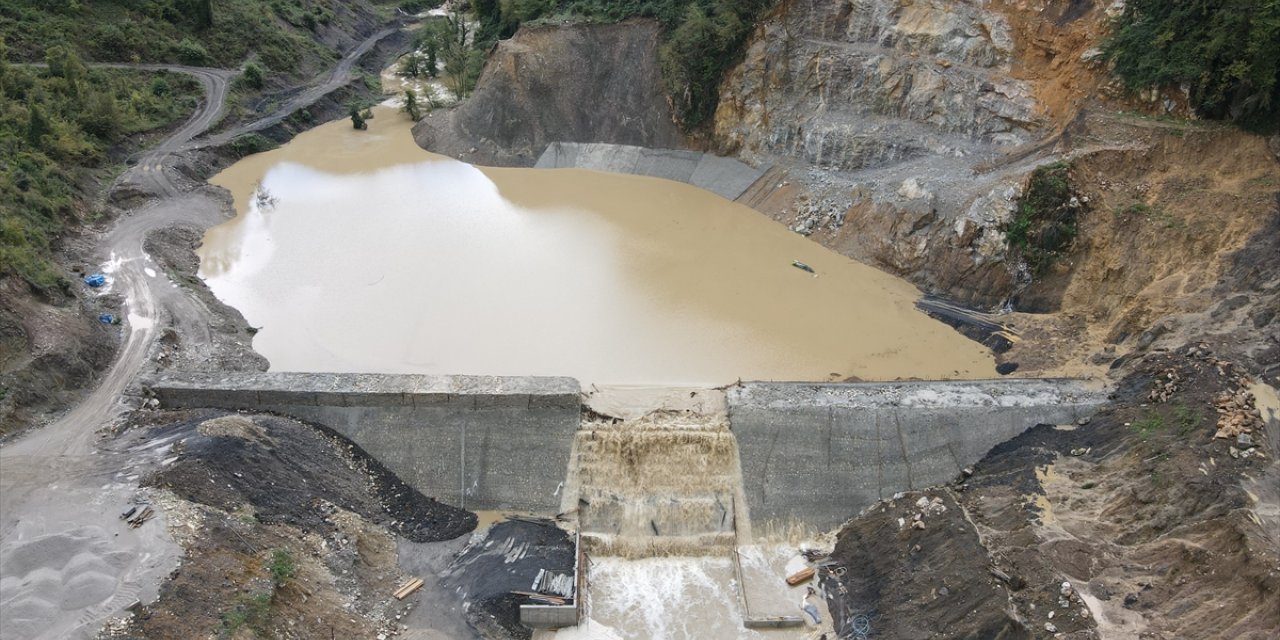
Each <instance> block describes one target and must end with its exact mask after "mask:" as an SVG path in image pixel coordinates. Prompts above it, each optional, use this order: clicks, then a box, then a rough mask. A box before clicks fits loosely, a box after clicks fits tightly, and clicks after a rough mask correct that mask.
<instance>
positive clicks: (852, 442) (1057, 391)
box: [148, 373, 1105, 529]
mask: <svg viewBox="0 0 1280 640" xmlns="http://www.w3.org/2000/svg"><path fill="white" fill-rule="evenodd" d="M148 386H149V387H150V388H151V390H152V391H153V392H154V393H155V394H156V396H157V397H158V398H159V400H160V402H161V403H162V405H163V406H165V407H167V408H197V407H214V408H223V409H237V410H239V409H243V410H249V411H271V412H276V413H281V414H286V415H291V416H295V417H298V418H301V419H303V420H308V421H312V422H316V423H319V424H323V425H326V426H328V427H330V428H332V429H334V430H336V431H337V432H339V433H341V434H342V435H344V436H346V437H347V438H350V439H351V440H352V441H353V442H355V443H356V444H358V445H360V446H361V447H362V448H364V449H365V451H367V452H368V453H369V454H370V455H373V456H374V457H376V458H378V459H379V460H380V461H381V462H382V463H383V464H384V465H386V466H387V468H389V469H391V470H392V471H394V472H395V473H396V474H398V475H399V476H400V477H401V478H402V479H404V481H405V482H407V483H409V484H410V485H412V486H413V487H415V488H417V489H418V490H420V491H422V492H423V493H425V494H426V495H429V496H433V497H435V498H437V499H439V500H441V501H444V502H447V503H449V504H453V505H457V506H462V507H466V508H470V509H512V510H522V511H530V512H534V513H542V514H547V515H550V514H555V513H557V512H559V511H560V509H561V508H562V503H561V500H562V498H563V496H562V491H563V486H564V482H565V480H566V478H567V477H569V476H570V475H573V476H575V477H576V476H579V475H580V474H581V473H582V469H571V468H570V465H572V464H574V463H573V462H571V452H572V451H573V446H574V438H575V434H577V433H578V431H579V429H582V428H590V427H583V426H582V418H581V395H580V387H579V384H578V382H577V381H576V380H573V379H571V378H534V377H515V378H501V377H485V376H420V375H366V374H310V373H260V374H243V373H237V374H226V375H218V374H175V375H170V376H166V377H162V378H160V379H157V380H154V381H152V382H150V383H149V384H148ZM1104 400H1105V392H1104V391H1102V390H1100V389H1097V388H1094V387H1091V386H1089V385H1088V384H1086V383H1085V382H1082V381H1076V380H990V381H976V382H974V381H964V382H892V383H852V384H817V383H765V382H751V383H745V384H741V385H739V386H736V387H733V388H731V389H730V390H729V391H728V409H729V432H728V433H727V434H726V435H727V436H729V437H731V438H732V439H733V440H735V441H736V447H737V454H738V458H739V459H740V462H741V465H740V467H741V469H742V484H743V489H744V494H745V496H746V502H747V504H746V507H747V509H746V514H741V515H742V516H745V517H749V518H750V519H751V522H753V523H757V524H758V523H765V522H769V521H777V522H783V523H789V522H799V523H802V524H804V525H807V526H810V527H815V528H819V529H829V528H832V527H836V526H839V525H840V524H841V523H843V522H844V521H845V520H847V519H849V518H851V517H853V516H855V515H857V513H858V512H859V511H860V510H861V509H863V508H865V507H867V506H869V505H871V504H872V503H874V502H875V501H877V500H879V499H882V498H888V497H890V496H892V495H893V494H894V493H897V492H899V491H906V490H909V489H922V488H925V487H929V486H933V485H937V484H940V483H944V482H947V481H949V480H951V479H952V478H955V477H956V476H957V475H959V474H960V473H961V469H963V468H964V467H966V466H968V465H971V464H974V463H976V462H978V461H979V460H981V459H982V457H983V456H984V455H986V453H987V451H989V450H990V449H991V448H992V447H994V446H996V445H998V444H1000V443H1002V442H1004V441H1006V440H1008V439H1010V438H1013V437H1014V436H1017V435H1018V434H1020V433H1022V432H1023V431H1025V430H1027V429H1029V428H1031V427H1033V426H1035V425H1037V424H1068V423H1071V422H1074V421H1075V420H1077V419H1079V418H1080V417H1083V416H1087V415H1090V414H1091V413H1092V412H1093V411H1094V410H1095V409H1096V408H1097V407H1098V406H1099V405H1101V403H1102V402H1103V401H1104ZM654 433H656V434H657V436H655V437H662V432H661V430H658V431H655V432H654ZM632 437H633V438H643V437H647V435H646V434H644V433H638V434H635V435H634V436H632ZM637 446H638V445H637ZM642 448H643V447H642ZM654 453H655V455H661V454H660V453H658V452H654ZM707 464H708V463H707V461H705V460H704V461H702V462H701V463H698V462H697V461H689V462H688V463H686V464H682V465H681V466H680V468H681V469H682V471H681V472H682V473H687V474H689V475H690V476H691V477H689V478H685V479H684V481H685V482H686V483H698V482H703V481H707V480H706V479H705V478H703V479H700V478H698V477H693V476H697V474H699V473H704V472H705V471H706V469H705V467H707Z"/></svg>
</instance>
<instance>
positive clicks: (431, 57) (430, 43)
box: [427, 38, 440, 78]
mask: <svg viewBox="0 0 1280 640" xmlns="http://www.w3.org/2000/svg"><path fill="white" fill-rule="evenodd" d="M439 47H440V45H439V44H437V43H436V41H435V39H434V38H433V39H430V40H427V75H429V76H431V77H432V78H434V77H436V74H437V73H439V72H440V70H439V69H438V68H437V65H438V64H439V61H438V60H437V59H436V54H437V49H439Z"/></svg>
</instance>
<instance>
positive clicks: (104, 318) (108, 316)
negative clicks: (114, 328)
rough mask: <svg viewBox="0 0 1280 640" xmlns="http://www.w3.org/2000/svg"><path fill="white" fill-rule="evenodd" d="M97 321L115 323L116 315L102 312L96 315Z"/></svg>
mask: <svg viewBox="0 0 1280 640" xmlns="http://www.w3.org/2000/svg"><path fill="white" fill-rule="evenodd" d="M98 322H101V323H102V324H115V322H116V317H115V316H113V315H111V314H109V313H104V314H102V315H100V316H98Z"/></svg>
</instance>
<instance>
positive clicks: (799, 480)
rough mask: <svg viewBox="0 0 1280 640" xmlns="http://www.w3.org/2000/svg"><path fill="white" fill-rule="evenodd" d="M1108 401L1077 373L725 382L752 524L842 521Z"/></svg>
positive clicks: (940, 480)
mask: <svg viewBox="0 0 1280 640" xmlns="http://www.w3.org/2000/svg"><path fill="white" fill-rule="evenodd" d="M1105 400H1106V394H1105V392H1104V391H1103V390H1101V389H1099V388H1095V387H1094V386H1091V385H1089V384H1087V383H1086V382H1084V381H1078V380H1016V379H1015V380H991V381H964V382H891V383H852V384H806V383H763V382H754V383H746V384H743V385H741V386H738V387H734V388H732V389H730V390H729V392H728V402H729V423H730V428H731V429H732V431H733V433H734V434H735V435H736V436H737V439H738V452H739V455H740V456H741V461H742V469H743V483H744V485H745V486H744V489H745V492H746V497H747V506H748V509H749V514H750V517H751V522H752V526H753V527H754V526H758V525H760V524H762V523H765V522H767V521H775V522H781V523H787V522H800V523H803V524H805V525H808V526H811V527H816V528H819V529H830V528H833V527H836V526H839V525H840V524H841V523H843V522H844V521H845V520H847V519H849V518H851V517H853V516H856V515H857V514H858V512H859V511H861V510H862V509H863V508H865V507H867V506H870V505H871V504H873V503H875V502H876V501H877V500H880V499H882V498H888V497H891V496H892V495H893V494H895V493H897V492H899V491H906V490H910V489H923V488H925V487H929V486H933V485H937V484H940V483H944V482H947V481H949V480H951V479H952V478H955V477H957V476H958V475H959V474H960V473H961V470H962V469H963V468H964V467H966V466H969V465H971V464H974V463H976V462H978V461H979V460H980V459H982V457H983V456H984V455H986V453H987V452H988V451H989V450H990V449H991V448H992V447H994V446H996V445H997V444H1000V443H1002V442H1004V441H1006V440H1009V439H1010V438H1013V437H1015V436H1017V435H1019V434H1021V433H1022V432H1023V431H1025V430H1027V429H1029V428H1031V427H1033V426H1035V425H1037V424H1071V423H1073V422H1075V421H1076V420H1077V419H1079V418H1081V417H1084V416H1088V415H1091V414H1092V413H1093V411H1095V410H1096V409H1097V407H1099V406H1100V405H1101V404H1102V403H1103V402H1104V401H1105Z"/></svg>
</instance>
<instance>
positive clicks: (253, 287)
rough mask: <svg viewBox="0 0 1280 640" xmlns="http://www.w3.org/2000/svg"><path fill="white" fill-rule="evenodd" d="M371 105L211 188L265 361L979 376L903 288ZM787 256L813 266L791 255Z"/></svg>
mask: <svg viewBox="0 0 1280 640" xmlns="http://www.w3.org/2000/svg"><path fill="white" fill-rule="evenodd" d="M411 124H412V123H411V122H410V121H409V120H408V118H407V117H406V116H404V115H403V114H400V113H398V112H397V111H396V110H395V109H393V108H389V107H380V108H378V109H375V118H374V119H373V120H371V121H369V129H368V130H366V131H357V130H354V129H353V128H352V126H351V123H350V122H349V121H346V120H341V121H336V122H332V123H329V124H325V125H322V126H320V127H317V128H316V129H314V130H312V131H309V132H307V133H304V134H302V135H300V136H298V137H297V138H295V139H294V140H293V141H292V142H290V143H289V144H287V145H285V146H284V147H281V148H280V149H277V150H274V151H270V152H266V153H262V154H257V155H254V156H250V157H248V158H245V159H243V160H241V161H240V162H238V163H236V164H234V165H233V166H231V167H229V168H228V169H226V170H225V171H223V172H222V173H221V174H219V175H218V176H216V177H215V178H214V179H213V180H211V182H213V183H214V184H217V185H220V186H223V187H225V188H227V189H229V190H230V191H231V193H232V195H233V196H234V198H235V205H236V211H237V216H236V217H235V219H233V220H230V221H229V222H227V223H225V224H222V225H220V226H217V227H215V228H213V229H210V230H209V232H208V233H207V235H206V236H205V242H204V245H203V247H202V248H201V249H200V251H199V254H200V258H201V268H200V275H201V277H203V278H204V279H205V280H206V281H207V282H208V284H209V286H210V287H211V288H212V289H213V291H214V293H215V294H217V295H218V297H219V298H220V299H222V300H223V301H225V302H226V303H228V304H230V305H231V306H234V307H236V308H237V309H239V310H240V311H241V312H242V313H243V314H244V316H245V317H246V319H247V320H248V322H249V323H250V324H251V325H253V326H254V327H258V328H260V330H259V332H258V333H257V335H256V336H255V339H254V348H255V350H257V351H258V352H260V353H262V354H263V355H264V356H266V357H267V358H268V359H269V360H270V362H271V366H272V370H275V371H317V372H318V371H325V372H378V373H439V374H477V375H564V376H572V377H575V378H577V379H578V380H580V381H582V383H583V384H584V385H590V384H609V385H631V384H634V385H664V386H697V385H719V384H726V383H730V382H733V381H734V380H737V379H743V380H748V379H759V380H834V379H840V380H842V379H846V378H850V377H857V378H860V379H864V380H892V379H897V378H911V377H917V378H934V379H940V378H983V377H991V376H993V375H994V361H993V359H992V357H991V356H990V354H989V353H987V352H986V350H985V349H983V348H982V347H981V346H979V345H978V344H975V343H973V342H971V341H969V340H968V339H966V338H964V337H963V336H961V335H959V334H958V333H956V332H955V331H953V330H952V329H950V328H949V327H947V326H945V325H943V324H942V323H940V322H937V321H935V320H933V319H931V318H929V317H927V316H926V315H924V314H922V313H920V312H919V311H917V310H916V309H915V307H914V303H915V301H916V300H917V299H918V298H919V296H920V292H919V291H918V290H917V289H915V288H914V287H913V286H912V285H910V284H909V283H907V282H905V281H903V280H900V279H898V278H895V277H893V276H890V275H888V274H885V273H883V272H880V271H878V270H876V269H873V268H871V267H868V266H866V265H863V264H860V263H858V262H855V261H853V260H850V259H848V258H845V257H842V256H840V255H838V254H836V253H833V252H831V251H829V250H827V249H825V248H823V247H821V246H819V245H817V244H816V243H813V242H810V241H809V240H807V239H805V238H803V237H801V236H799V235H796V234H794V233H792V232H790V231H788V230H787V229H786V228H785V227H783V226H782V225H779V224H778V223H776V222H774V221H773V220H770V219H768V218H766V217H765V216H763V215H761V214H759V213H757V212H756V211H754V210H752V209H749V208H747V207H745V206H742V205H739V204H736V203H733V202H730V201H728V200H725V199H723V198H721V197H720V196H717V195H715V194H712V193H710V192H707V191H703V190H701V189H698V188H696V187H692V186H689V185H687V184H683V183H676V182H670V181H666V180H660V179H656V178H647V177H639V176H628V175H616V174H606V173H600V172H594V171H587V170H579V169H492V168H483V167H476V166H472V165H469V164H466V163H464V162H459V161H457V160H453V159H449V158H445V157H442V156H438V155H435V154H431V153H429V152H427V151H424V150H423V149H421V148H419V147H418V146H417V145H416V144H415V143H414V141H413V138H412V136H411V133H410V126H411ZM796 261H798V262H801V263H804V264H806V265H809V266H810V267H812V269H813V271H814V272H815V273H809V272H807V271H804V270H801V269H799V268H797V267H795V266H793V262H796Z"/></svg>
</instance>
